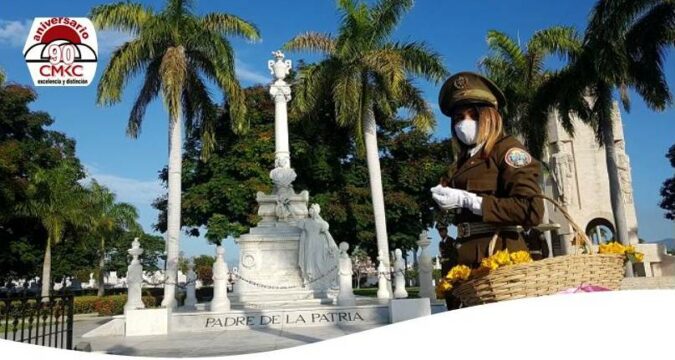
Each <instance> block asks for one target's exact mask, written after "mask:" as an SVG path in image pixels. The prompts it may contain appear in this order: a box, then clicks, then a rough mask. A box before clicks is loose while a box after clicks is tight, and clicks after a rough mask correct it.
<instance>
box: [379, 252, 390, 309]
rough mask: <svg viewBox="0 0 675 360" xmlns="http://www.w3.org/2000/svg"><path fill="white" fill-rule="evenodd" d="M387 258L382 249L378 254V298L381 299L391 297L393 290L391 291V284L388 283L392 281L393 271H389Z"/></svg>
mask: <svg viewBox="0 0 675 360" xmlns="http://www.w3.org/2000/svg"><path fill="white" fill-rule="evenodd" d="M385 260H386V259H385V258H384V256H383V254H382V251H380V252H379V255H378V256H377V261H378V264H377V279H378V281H377V298H378V299H380V300H381V301H385V300H389V299H391V292H389V288H391V286H388V285H387V283H388V282H390V281H391V273H390V272H389V269H388V268H387V265H385Z"/></svg>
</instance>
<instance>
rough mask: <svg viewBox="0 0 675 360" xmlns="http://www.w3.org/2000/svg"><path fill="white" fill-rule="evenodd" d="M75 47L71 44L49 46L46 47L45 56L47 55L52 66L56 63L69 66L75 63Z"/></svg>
mask: <svg viewBox="0 0 675 360" xmlns="http://www.w3.org/2000/svg"><path fill="white" fill-rule="evenodd" d="M76 51H77V50H76V49H75V45H73V44H62V45H58V44H50V45H49V46H47V54H48V55H49V62H50V63H51V64H53V65H56V64H58V63H65V64H66V65H70V64H72V63H73V62H74V61H75V52H76Z"/></svg>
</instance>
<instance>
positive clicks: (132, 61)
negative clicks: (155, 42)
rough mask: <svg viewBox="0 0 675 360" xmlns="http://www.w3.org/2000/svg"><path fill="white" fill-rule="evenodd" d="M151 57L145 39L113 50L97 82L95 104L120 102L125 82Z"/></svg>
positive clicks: (152, 53)
mask: <svg viewBox="0 0 675 360" xmlns="http://www.w3.org/2000/svg"><path fill="white" fill-rule="evenodd" d="M153 57H154V52H153V50H152V48H151V46H149V44H148V43H147V41H146V39H145V38H138V39H136V40H132V41H129V42H127V43H125V44H124V45H122V46H121V47H119V48H118V49H117V50H115V51H114V52H113V54H112V56H111V58H110V62H109V63H108V65H107V66H106V68H105V70H104V71H103V75H102V76H101V80H100V81H99V84H98V91H97V95H96V98H97V102H98V103H99V104H100V105H111V104H115V103H118V102H120V100H121V99H122V90H123V88H124V86H125V85H126V83H127V80H128V79H129V78H130V77H133V76H134V75H135V74H136V73H137V72H138V71H140V70H142V69H143V67H144V66H145V65H146V64H147V63H148V62H149V61H151V60H152V58H153Z"/></svg>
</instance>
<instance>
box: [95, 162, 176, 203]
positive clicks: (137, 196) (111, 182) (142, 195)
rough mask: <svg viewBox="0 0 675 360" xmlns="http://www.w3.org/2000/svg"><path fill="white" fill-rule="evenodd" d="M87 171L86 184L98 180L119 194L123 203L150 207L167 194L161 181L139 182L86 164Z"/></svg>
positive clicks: (119, 198)
mask: <svg viewBox="0 0 675 360" xmlns="http://www.w3.org/2000/svg"><path fill="white" fill-rule="evenodd" d="M85 169H86V172H87V177H86V179H85V180H84V181H85V182H86V183H89V182H90V181H91V180H92V179H96V181H98V182H99V183H100V184H103V185H105V186H106V187H108V188H109V189H110V190H111V191H112V192H114V193H115V194H117V200H118V201H121V202H128V203H131V204H133V205H136V206H150V205H151V204H152V202H153V201H154V200H155V199H156V198H157V197H159V196H160V195H162V194H164V193H165V192H166V190H165V189H164V187H163V186H162V184H161V183H160V181H159V179H155V180H139V179H133V178H128V177H123V176H118V175H113V174H106V173H103V172H101V171H100V170H99V169H98V168H96V167H95V166H92V165H86V164H85Z"/></svg>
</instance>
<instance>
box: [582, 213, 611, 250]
mask: <svg viewBox="0 0 675 360" xmlns="http://www.w3.org/2000/svg"><path fill="white" fill-rule="evenodd" d="M614 233H615V231H614V225H613V224H612V223H611V222H610V221H609V220H607V219H605V218H595V219H593V220H591V221H589V222H588V225H586V236H588V238H589V239H590V240H591V242H592V243H593V244H594V245H599V244H603V243H607V242H610V241H614Z"/></svg>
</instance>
